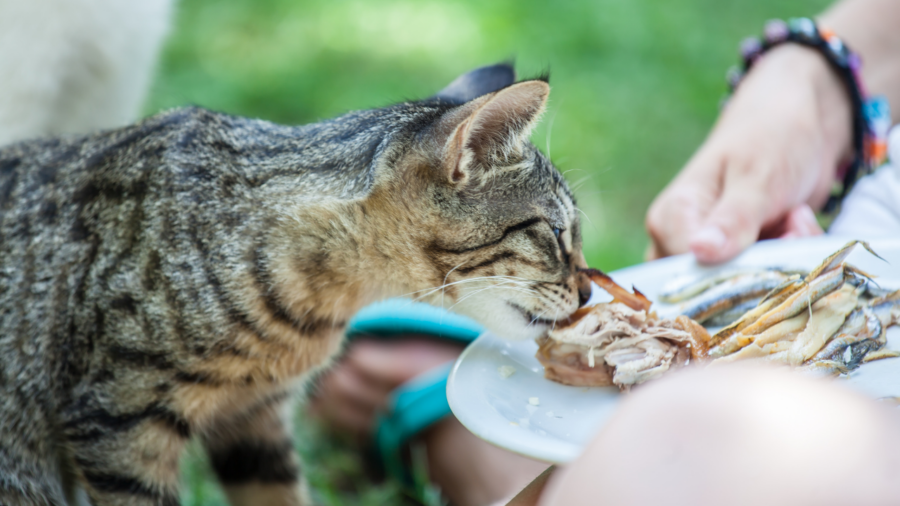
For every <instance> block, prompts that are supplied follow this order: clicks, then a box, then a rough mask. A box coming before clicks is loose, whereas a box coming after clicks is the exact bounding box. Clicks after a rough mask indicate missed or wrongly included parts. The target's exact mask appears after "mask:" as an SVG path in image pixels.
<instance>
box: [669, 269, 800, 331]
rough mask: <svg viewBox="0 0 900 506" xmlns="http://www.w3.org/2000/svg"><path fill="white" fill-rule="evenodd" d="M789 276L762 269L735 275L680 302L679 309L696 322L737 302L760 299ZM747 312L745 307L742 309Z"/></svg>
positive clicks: (723, 310) (703, 320) (705, 319)
mask: <svg viewBox="0 0 900 506" xmlns="http://www.w3.org/2000/svg"><path fill="white" fill-rule="evenodd" d="M787 278H788V276H787V275H786V274H784V273H782V272H779V271H762V272H757V273H752V274H741V275H738V276H734V277H732V278H730V279H728V280H726V281H724V282H722V283H720V284H718V285H716V286H714V287H712V288H710V289H708V290H705V291H704V292H703V293H701V294H699V295H697V296H696V297H694V298H692V299H690V300H688V301H686V302H684V303H683V304H681V306H679V308H678V312H679V314H682V315H684V316H687V317H689V318H691V319H693V320H695V321H697V322H699V323H704V322H706V321H707V320H709V319H710V318H712V317H714V316H716V315H718V314H720V313H723V312H725V311H728V310H729V309H732V308H734V307H736V306H740V305H742V304H744V303H746V302H747V301H752V300H760V298H761V297H762V296H764V295H766V294H768V293H769V292H770V291H771V290H772V289H773V288H775V287H778V286H780V285H781V284H782V283H783V282H784V281H785V280H786V279H787ZM745 312H746V311H745Z"/></svg>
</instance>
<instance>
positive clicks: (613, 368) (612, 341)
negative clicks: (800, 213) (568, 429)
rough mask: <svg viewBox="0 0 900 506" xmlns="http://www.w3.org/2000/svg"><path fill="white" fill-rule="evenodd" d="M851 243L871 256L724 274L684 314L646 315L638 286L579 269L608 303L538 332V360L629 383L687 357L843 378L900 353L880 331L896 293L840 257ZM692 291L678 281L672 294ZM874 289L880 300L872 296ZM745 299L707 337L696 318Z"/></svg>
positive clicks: (598, 381)
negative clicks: (734, 315)
mask: <svg viewBox="0 0 900 506" xmlns="http://www.w3.org/2000/svg"><path fill="white" fill-rule="evenodd" d="M857 244H862V245H863V247H865V248H866V249H868V250H869V251H870V252H871V248H869V245H868V244H866V243H864V242H861V241H853V242H850V243H848V244H846V245H845V246H844V247H842V248H841V249H840V250H838V251H837V252H835V253H834V254H832V255H830V256H829V257H828V258H826V259H825V260H824V261H823V262H822V264H820V265H819V266H818V267H817V268H815V269H813V270H812V271H811V272H810V273H809V274H808V275H807V276H805V277H804V278H802V279H801V278H800V276H798V275H788V274H785V273H783V272H779V271H771V270H770V271H756V272H752V273H747V272H743V273H738V274H735V273H730V277H728V278H726V279H725V280H724V281H721V282H720V284H719V285H718V286H712V287H710V286H706V287H705V288H704V289H703V290H701V291H700V292H698V293H700V295H697V296H696V297H695V298H694V299H692V300H690V301H687V302H685V303H683V304H682V305H681V308H680V309H681V310H682V311H684V312H686V313H687V314H682V315H680V316H678V317H677V318H675V319H665V318H659V317H658V316H657V315H656V313H655V312H651V311H650V301H649V300H648V299H647V298H646V297H644V295H643V294H642V293H641V292H639V291H638V290H637V289H634V290H633V292H629V291H628V290H626V289H624V288H622V287H621V286H619V285H617V284H616V283H615V282H614V281H613V280H612V279H611V278H609V277H608V276H607V275H606V274H603V273H602V272H600V271H598V270H596V269H584V270H583V271H582V272H583V273H584V275H586V276H589V277H590V278H591V280H593V281H594V282H596V283H597V284H598V285H600V286H601V287H602V288H604V289H605V290H606V291H608V292H609V293H610V294H612V295H613V301H612V302H610V303H605V304H598V305H595V306H591V307H586V308H582V309H580V310H578V311H577V312H576V313H575V314H574V315H573V316H572V317H571V318H570V319H569V321H568V322H566V323H565V324H563V325H561V326H560V327H558V328H556V329H553V330H551V331H549V333H548V334H547V335H545V336H543V337H541V338H539V340H538V343H539V345H540V346H539V349H538V354H537V357H538V359H539V360H540V361H541V363H543V364H544V366H545V376H546V377H547V378H550V379H553V380H555V381H560V382H562V383H567V384H572V385H582V386H591V385H610V384H615V385H617V386H619V387H620V388H622V389H628V388H630V387H631V386H632V385H637V384H640V383H643V382H645V381H649V380H652V379H654V378H657V377H659V376H662V375H663V374H666V373H667V371H670V370H672V369H677V368H679V367H683V366H684V365H686V364H688V363H690V362H697V363H701V364H704V363H705V364H709V365H714V364H723V363H729V362H735V361H739V360H751V361H762V362H775V363H782V364H788V365H791V366H794V367H799V368H801V369H804V370H808V371H811V372H817V373H826V374H844V373H846V372H849V371H851V370H853V369H855V368H856V367H858V366H859V365H860V364H861V363H863V362H867V361H871V360H877V359H883V358H891V357H897V356H900V353H898V352H894V351H888V350H885V349H884V346H885V344H886V337H885V335H886V333H885V329H886V328H887V327H889V326H891V325H897V324H900V290H897V291H894V292H885V291H884V290H883V289H878V290H877V291H875V290H873V289H872V287H873V286H874V283H873V282H872V280H871V278H872V276H871V275H869V274H868V273H866V272H864V271H862V270H860V269H858V268H856V267H854V266H852V265H849V264H847V263H846V262H845V260H846V258H847V257H848V256H849V254H850V253H851V251H852V250H853V248H854V247H855V246H856V245H857ZM876 256H877V255H876ZM879 258H880V257H879ZM694 289H695V288H693V287H687V286H682V287H681V288H680V289H679V290H680V291H679V292H678V293H679V294H683V293H688V292H690V291H692V290H694ZM873 293H878V294H880V296H878V297H876V298H874V299H873V298H871V294H873ZM763 294H765V296H762V295H763ZM761 296H762V297H761ZM751 297H752V300H758V301H759V302H758V304H757V305H756V306H755V307H753V308H751V309H749V310H748V311H747V312H745V313H744V314H743V315H742V316H740V317H739V318H738V319H737V320H736V321H735V322H734V323H732V324H730V325H728V326H727V327H725V328H723V329H722V330H720V331H719V332H717V333H716V334H715V335H713V336H710V335H709V333H708V332H707V331H706V329H704V328H703V327H702V326H701V325H700V323H698V321H696V320H702V319H706V318H710V316H711V315H714V314H722V313H724V312H725V310H728V309H732V308H735V307H740V306H741V304H746V299H748V298H751Z"/></svg>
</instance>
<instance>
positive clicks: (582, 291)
mask: <svg viewBox="0 0 900 506" xmlns="http://www.w3.org/2000/svg"><path fill="white" fill-rule="evenodd" d="M575 283H577V285H578V307H581V306H583V305H585V304H587V301H588V299H590V298H591V278H590V277H588V275H587V274H585V273H584V272H579V273H577V274H575Z"/></svg>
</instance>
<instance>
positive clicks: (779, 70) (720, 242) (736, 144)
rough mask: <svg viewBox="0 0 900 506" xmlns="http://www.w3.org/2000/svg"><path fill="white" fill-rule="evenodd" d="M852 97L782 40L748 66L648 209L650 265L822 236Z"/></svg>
mask: <svg viewBox="0 0 900 506" xmlns="http://www.w3.org/2000/svg"><path fill="white" fill-rule="evenodd" d="M850 107H851V106H850V99H849V96H848V93H847V91H846V90H845V88H844V86H843V84H842V83H841V81H840V79H839V78H838V76H837V74H836V73H835V72H834V71H832V70H831V68H829V66H828V64H827V62H826V61H825V59H824V58H823V57H822V56H821V55H819V54H818V53H816V52H815V51H814V50H811V49H808V48H804V47H801V46H797V45H791V44H786V45H783V46H780V47H778V48H776V49H773V50H771V51H769V52H768V53H766V54H765V55H764V56H763V57H762V59H761V60H760V61H759V62H757V63H756V65H754V67H753V69H752V70H751V71H750V72H749V73H748V74H747V76H746V77H745V79H744V81H743V82H742V83H741V85H740V86H739V87H738V89H737V91H736V92H735V94H734V96H733V97H732V98H731V100H730V101H729V103H728V106H727V107H726V108H725V109H724V111H723V112H722V114H721V116H720V117H719V120H718V122H717V123H716V125H715V127H714V128H713V130H712V132H711V133H710V134H709V136H708V137H707V139H706V141H705V142H704V144H703V145H702V146H701V147H700V149H699V150H698V151H697V152H696V153H695V154H694V156H693V157H692V158H691V160H690V161H689V162H688V164H687V165H686V166H685V168H684V169H683V170H682V171H681V173H680V174H678V176H677V177H676V178H675V179H674V180H673V181H672V182H671V183H670V184H669V186H668V187H666V188H665V189H664V190H663V192H662V193H660V195H659V196H657V198H656V200H654V202H653V204H652V205H651V206H650V210H649V211H648V213H647V222H646V226H647V231H648V233H649V234H650V238H651V245H650V248H649V249H648V251H647V258H648V259H655V258H660V257H664V256H668V255H672V254H678V253H686V252H688V251H691V252H693V253H694V255H695V256H696V257H697V259H698V260H699V261H700V262H703V263H717V262H723V261H725V260H728V259H730V258H732V257H734V256H736V255H737V254H738V253H740V252H741V251H743V250H744V249H745V248H746V247H747V246H749V245H751V244H752V243H753V242H755V241H756V240H758V239H765V238H774V237H803V236H809V235H817V234H821V233H822V229H821V228H820V227H819V225H818V223H817V222H816V220H815V215H814V214H813V212H812V208H818V207H821V206H822V205H823V204H824V203H825V201H826V200H827V198H828V195H829V193H830V190H831V187H832V184H833V182H834V180H835V174H836V171H837V168H838V167H839V165H840V164H841V162H842V161H844V160H847V159H849V156H850V155H851V153H852V149H851V131H852V124H851V117H852V115H851V109H850Z"/></svg>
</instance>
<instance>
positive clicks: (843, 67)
mask: <svg viewBox="0 0 900 506" xmlns="http://www.w3.org/2000/svg"><path fill="white" fill-rule="evenodd" d="M786 42H793V43H796V44H801V45H803V46H807V47H810V48H813V49H815V50H817V51H818V52H819V53H821V54H822V56H824V57H825V59H826V60H827V61H828V63H829V64H830V65H831V67H832V68H833V69H834V70H835V72H837V73H838V75H839V77H840V78H841V81H843V83H844V85H845V86H846V88H847V91H848V93H849V94H850V102H851V106H852V108H853V112H854V114H853V151H854V157H853V161H852V162H851V163H850V165H849V166H847V167H846V169H844V170H843V171H842V174H841V181H842V183H843V184H842V187H841V189H840V191H839V192H837V193H836V194H832V196H831V198H829V200H828V203H827V204H826V205H825V209H824V211H825V212H830V211H832V210H834V209H835V208H836V207H837V205H838V204H839V203H840V201H841V199H843V198H844V196H845V195H847V192H848V191H850V188H851V187H852V186H853V184H854V183H855V182H856V180H857V179H858V178H859V177H861V176H863V175H866V174H868V173H869V172H871V171H872V169H873V168H875V167H878V166H879V165H881V164H882V163H884V161H885V158H886V155H887V134H888V130H890V127H891V114H890V108H889V107H888V103H887V99H886V98H885V97H883V96H877V97H868V95H867V94H866V91H865V88H864V87H863V83H862V80H861V79H860V75H859V70H860V68H861V67H862V60H861V59H860V57H859V55H857V54H856V53H854V52H852V51H850V49H849V48H848V47H847V46H846V44H844V43H843V41H841V39H840V38H838V36H837V35H835V34H834V32H832V31H830V30H827V29H823V28H819V27H818V26H816V23H815V21H813V20H812V19H809V18H794V19H791V20H789V21H788V22H784V21H782V20H780V19H773V20H771V21H768V22H767V23H766V25H765V29H764V30H763V37H762V38H758V37H748V38H746V39H744V41H743V42H741V57H742V58H743V66H742V67H732V68H731V69H729V71H728V76H727V80H728V87H729V95H730V94H731V93H734V90H735V89H736V88H737V86H738V85H739V84H740V82H741V80H742V79H743V78H744V76H745V75H746V74H747V72H748V71H749V70H750V68H751V67H752V66H753V64H754V63H756V61H757V60H759V58H760V57H761V56H762V55H763V53H765V52H766V51H768V50H770V49H772V48H773V47H775V46H778V45H780V44H784V43H786Z"/></svg>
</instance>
